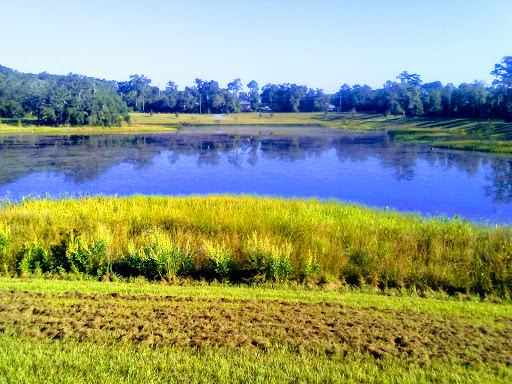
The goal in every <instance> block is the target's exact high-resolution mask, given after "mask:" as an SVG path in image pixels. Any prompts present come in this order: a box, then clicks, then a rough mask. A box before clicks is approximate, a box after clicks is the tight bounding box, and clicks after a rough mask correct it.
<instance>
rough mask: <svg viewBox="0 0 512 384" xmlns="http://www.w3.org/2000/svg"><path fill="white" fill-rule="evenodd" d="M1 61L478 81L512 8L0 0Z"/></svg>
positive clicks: (453, 3)
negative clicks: (404, 75)
mask: <svg viewBox="0 0 512 384" xmlns="http://www.w3.org/2000/svg"><path fill="white" fill-rule="evenodd" d="M0 12H1V22H0V34H1V36H2V38H1V41H2V43H1V45H0V64H1V65H4V66H7V67H9V68H13V69H16V70H18V71H21V72H30V73H39V72H43V71H47V72H49V73H56V74H67V73H69V72H73V73H80V74H83V75H87V76H94V77H99V78H106V79H109V80H118V81H125V80H128V78H129V75H131V74H135V73H137V74H144V75H146V76H147V77H149V78H151V79H152V80H153V83H152V84H153V85H159V86H161V87H162V88H163V87H164V86H165V84H166V83H167V81H169V80H172V81H174V82H175V83H177V84H178V85H179V87H180V89H183V88H184V87H185V86H189V85H192V84H193V81H194V79H195V78H196V77H199V78H201V79H203V80H216V81H218V82H219V83H220V85H221V86H223V87H225V86H226V84H227V83H228V82H230V81H232V80H233V79H234V78H236V77H240V78H241V79H242V82H243V83H244V84H247V83H248V82H249V81H250V80H252V79H254V80H256V81H257V82H258V83H259V85H260V87H261V86H263V85H265V84H267V83H287V82H289V83H296V84H301V85H307V86H308V87H310V88H323V89H324V90H325V91H327V92H335V91H336V90H337V89H338V88H339V87H340V85H342V84H343V83H348V84H349V85H353V84H365V83H366V84H368V85H370V86H372V87H373V88H378V87H381V86H382V84H383V83H384V82H385V81H386V80H394V79H395V77H396V76H397V75H398V74H399V73H400V72H402V71H404V70H405V71H408V72H409V73H417V74H419V75H420V76H421V78H422V79H423V81H425V82H431V81H436V80H440V81H441V82H443V84H446V83H449V82H451V83H454V84H455V85H458V84H460V83H463V82H473V81H474V80H482V81H484V82H485V83H487V84H490V83H491V82H492V79H493V78H492V76H491V75H490V74H489V72H491V71H492V70H493V68H494V64H496V63H498V62H499V61H500V60H501V58H502V57H503V56H510V55H512V0H430V1H428V0H358V1H344V0H338V1H335V0H307V1H306V0H273V1H271V0H260V1H245V0H238V1H235V0H217V1H214V0H208V1H207V0H194V1H186V0H182V1H173V0H169V1H164V0H145V1H141V0H138V1H131V0H122V1H118V0H115V1H114V0H112V1H109V0H103V1H97V0H88V1H83V0H76V1H73V0H67V1H60V0H39V1H33V0H28V1H22V0H20V1H10V0H0Z"/></svg>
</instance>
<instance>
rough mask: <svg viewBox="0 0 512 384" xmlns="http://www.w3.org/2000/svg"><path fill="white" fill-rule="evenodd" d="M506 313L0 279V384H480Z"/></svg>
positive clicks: (298, 290) (494, 363)
mask: <svg viewBox="0 0 512 384" xmlns="http://www.w3.org/2000/svg"><path fill="white" fill-rule="evenodd" d="M511 336H512V306H511V305H510V303H508V302H501V303H499V304H497V303H491V302H476V301H465V300H459V299H455V298H444V299H439V298H420V297H417V296H414V295H411V294H410V293H403V294H399V295H397V296H386V295H383V294H377V293H372V292H364V291H361V290H356V291H348V290H346V291H341V290H338V291H324V290H321V289H306V288H304V287H291V286H277V287H244V286H230V285H226V284H220V285H215V284H214V285H211V284H204V283H202V284H195V285H172V284H171V285H167V284H165V285H162V284H154V283H149V282H146V281H142V280H140V281H137V282H132V283H126V282H122V283H120V282H118V283H116V282H98V281H91V280H82V281H64V280H45V279H41V278H25V279H19V278H7V277H3V278H0V381H2V382H24V383H25V382H26V383H32V382H33V383H35V382H45V383H46V382H47V383H53V382H55V383H57V382H58V383H92V382H105V383H119V382H126V383H128V382H129V383H142V382H154V383H160V382H162V383H164V382H165V383H167V382H203V383H206V382H219V383H232V382H240V383H245V382H248V383H251V382H254V383H259V382H271V383H286V382H312V383H335V382H336V383H337V382H349V383H350V382H375V383H396V382H402V383H416V382H439V383H445V382H454V383H455V382H456V383H464V382H486V383H487V382H489V383H493V382H495V383H503V382H508V381H510V379H511V378H512V368H511V364H512V344H511V339H512V338H511Z"/></svg>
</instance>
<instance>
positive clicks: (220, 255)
mask: <svg viewBox="0 0 512 384" xmlns="http://www.w3.org/2000/svg"><path fill="white" fill-rule="evenodd" d="M202 250H203V252H204V253H205V255H206V256H207V257H208V259H209V261H210V265H211V268H212V270H213V272H214V273H215V274H216V275H217V276H218V277H220V279H221V280H222V281H225V280H227V279H228V276H229V272H230V268H231V263H230V261H231V253H230V251H229V250H228V249H227V248H226V245H225V244H224V243H221V244H213V243H212V242H211V241H209V240H205V241H204V242H203V246H202Z"/></svg>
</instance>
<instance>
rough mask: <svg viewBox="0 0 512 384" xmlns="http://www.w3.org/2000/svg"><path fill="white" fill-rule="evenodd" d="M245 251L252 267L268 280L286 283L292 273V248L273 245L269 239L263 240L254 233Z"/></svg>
mask: <svg viewBox="0 0 512 384" xmlns="http://www.w3.org/2000/svg"><path fill="white" fill-rule="evenodd" d="M245 249H246V252H247V255H248V257H249V260H250V262H251V264H252V266H253V267H254V268H255V270H256V271H257V273H260V274H263V275H264V276H265V279H266V280H273V281H285V280H288V279H289V277H290V274H291V273H292V266H291V264H290V255H291V253H292V246H291V244H290V243H284V244H281V245H280V246H277V245H275V244H272V243H271V242H270V240H269V238H268V237H266V238H263V237H261V236H259V235H258V234H257V233H256V232H253V233H252V235H251V236H250V237H249V239H248V240H247V242H246V244H245Z"/></svg>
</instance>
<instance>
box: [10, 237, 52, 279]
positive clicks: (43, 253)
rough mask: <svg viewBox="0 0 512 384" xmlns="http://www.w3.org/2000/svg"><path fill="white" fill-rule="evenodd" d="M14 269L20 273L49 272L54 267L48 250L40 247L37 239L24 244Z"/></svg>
mask: <svg viewBox="0 0 512 384" xmlns="http://www.w3.org/2000/svg"><path fill="white" fill-rule="evenodd" d="M16 264H17V265H16V269H17V270H18V272H20V273H22V272H24V273H34V271H36V270H39V271H41V272H51V271H53V270H55V269H56V266H55V264H54V263H53V262H52V259H51V256H50V254H49V252H48V251H47V250H45V249H43V248H42V247H41V245H40V244H39V243H38V242H37V240H36V241H35V242H33V243H29V244H24V245H23V247H22V248H21V251H20V253H19V256H18V260H17V263H16Z"/></svg>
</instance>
